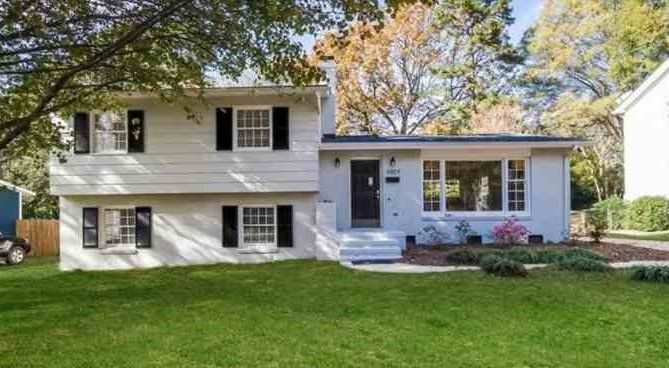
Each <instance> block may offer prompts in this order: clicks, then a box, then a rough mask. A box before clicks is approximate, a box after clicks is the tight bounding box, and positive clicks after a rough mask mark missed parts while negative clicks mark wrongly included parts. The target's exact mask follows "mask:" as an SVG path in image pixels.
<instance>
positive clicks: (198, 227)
mask: <svg viewBox="0 0 669 368" xmlns="http://www.w3.org/2000/svg"><path fill="white" fill-rule="evenodd" d="M315 203H316V194H314V193H284V194H279V193H271V194H264V193H258V194H199V195H193V194H182V195H122V196H117V195H109V196H63V197H60V267H61V269H63V270H72V269H84V270H101V269H123V268H137V267H157V266H177V265H189V264H204V263H216V262H231V263H240V262H266V261H275V260H283V259H294V258H312V257H314V253H313V248H314V244H315V238H316V233H315V226H314V223H315ZM242 204H247V205H293V236H294V248H279V249H278V252H277V253H271V254H243V253H241V252H240V250H239V249H238V248H223V247H222V231H223V230H222V213H221V206H223V205H242ZM105 206H128V207H135V206H150V207H151V208H152V222H153V226H152V248H151V249H139V250H138V253H137V254H133V255H118V254H103V252H102V250H101V249H83V248H82V208H83V207H99V208H100V211H102V208H103V207H105ZM99 231H100V232H102V231H103V227H102V226H100V228H99Z"/></svg>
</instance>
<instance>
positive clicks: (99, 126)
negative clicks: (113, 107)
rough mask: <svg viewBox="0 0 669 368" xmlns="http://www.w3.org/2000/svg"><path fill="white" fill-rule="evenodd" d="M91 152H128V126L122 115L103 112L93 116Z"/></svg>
mask: <svg viewBox="0 0 669 368" xmlns="http://www.w3.org/2000/svg"><path fill="white" fill-rule="evenodd" d="M93 152H95V153H126V152H128V126H127V124H126V119H125V117H124V116H123V114H121V113H118V112H103V113H96V114H94V115H93Z"/></svg>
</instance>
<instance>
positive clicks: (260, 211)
mask: <svg viewBox="0 0 669 368" xmlns="http://www.w3.org/2000/svg"><path fill="white" fill-rule="evenodd" d="M241 217H242V221H241V223H242V234H241V239H242V246H244V247H268V246H270V247H272V246H276V213H275V207H274V206H257V207H255V206H254V207H242V213H241Z"/></svg>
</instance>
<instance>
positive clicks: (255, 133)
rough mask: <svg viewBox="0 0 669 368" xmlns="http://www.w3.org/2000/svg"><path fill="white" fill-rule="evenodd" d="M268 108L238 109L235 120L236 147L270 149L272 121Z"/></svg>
mask: <svg viewBox="0 0 669 368" xmlns="http://www.w3.org/2000/svg"><path fill="white" fill-rule="evenodd" d="M270 116H271V114H270V109H268V108H262V109H258V108H253V109H245V108H244V109H238V110H237V120H236V123H237V125H236V133H237V139H236V142H237V148H242V149H244V148H249V149H271V147H272V142H271V136H272V122H271V118H270Z"/></svg>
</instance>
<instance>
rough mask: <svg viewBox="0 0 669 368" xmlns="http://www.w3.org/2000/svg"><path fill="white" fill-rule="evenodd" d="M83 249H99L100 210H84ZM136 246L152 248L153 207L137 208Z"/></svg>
mask: <svg viewBox="0 0 669 368" xmlns="http://www.w3.org/2000/svg"><path fill="white" fill-rule="evenodd" d="M82 217H83V247H84V248H98V247H99V244H98V234H99V226H98V209H97V207H85V208H84V209H83V216H82ZM135 246H136V247H137V248H151V207H135Z"/></svg>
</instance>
